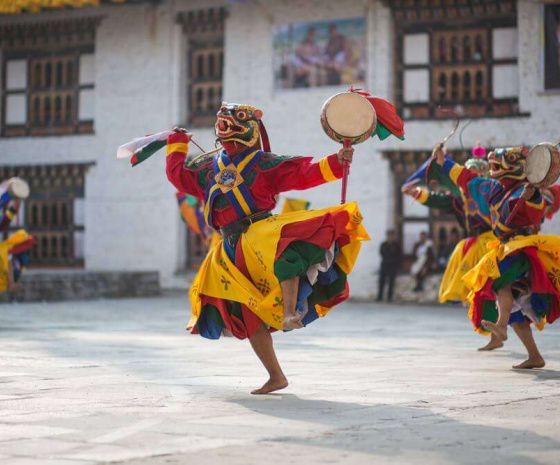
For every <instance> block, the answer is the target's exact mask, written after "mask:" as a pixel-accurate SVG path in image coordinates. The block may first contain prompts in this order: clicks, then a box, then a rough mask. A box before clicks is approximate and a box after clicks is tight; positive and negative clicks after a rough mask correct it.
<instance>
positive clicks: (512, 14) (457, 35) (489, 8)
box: [390, 0, 519, 119]
mask: <svg viewBox="0 0 560 465" xmlns="http://www.w3.org/2000/svg"><path fill="white" fill-rule="evenodd" d="M390 5H391V8H392V9H393V14H394V18H395V26H396V38H397V41H396V46H397V83H398V84H397V101H398V104H399V107H400V109H401V112H402V114H403V116H404V117H405V118H406V119H419V118H444V117H448V114H447V113H446V112H444V111H442V109H445V108H446V107H447V108H455V109H456V110H458V111H459V113H463V114H465V115H468V116H474V117H477V116H479V117H483V116H487V115H494V116H509V115H518V114H519V104H518V96H519V88H518V74H519V70H518V65H517V62H518V60H517V56H518V50H517V18H516V7H515V2H513V1H509V0H506V1H497V0H488V1H486V2H475V1H471V0H448V1H447V2H446V3H445V7H443V6H442V5H441V1H438V0H396V1H394V2H391V3H390Z"/></svg>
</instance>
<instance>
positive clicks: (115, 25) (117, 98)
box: [0, 4, 184, 284]
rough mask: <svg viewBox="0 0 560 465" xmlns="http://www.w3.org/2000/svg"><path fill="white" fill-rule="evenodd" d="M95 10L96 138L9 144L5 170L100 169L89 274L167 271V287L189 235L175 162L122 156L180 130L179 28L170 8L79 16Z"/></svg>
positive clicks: (90, 190) (93, 191)
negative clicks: (170, 178) (124, 149)
mask: <svg viewBox="0 0 560 465" xmlns="http://www.w3.org/2000/svg"><path fill="white" fill-rule="evenodd" d="M85 11H88V13H87V14H93V15H103V16H104V19H103V20H102V21H101V24H100V26H99V28H98V30H97V34H96V43H95V63H94V66H89V67H88V69H89V71H90V72H94V73H95V101H94V104H93V106H92V107H91V108H92V111H93V112H94V116H95V134H92V135H73V136H64V137H30V138H6V139H2V140H1V141H0V153H1V154H0V163H2V164H36V163H44V164H49V163H66V162H95V166H93V167H91V168H90V169H89V171H88V174H87V176H86V196H85V229H86V234H85V262H86V268H87V269H88V270H159V271H160V273H161V277H162V280H163V284H165V283H166V282H167V281H169V280H170V278H171V277H172V276H173V274H174V272H175V270H176V269H177V266H178V263H177V260H178V258H177V250H179V244H178V241H179V230H180V228H182V227H184V226H183V225H180V219H179V215H178V211H177V206H176V202H175V199H174V189H173V187H172V186H171V185H170V184H169V183H168V182H167V179H166V176H165V154H164V153H162V154H158V156H154V157H153V158H152V159H150V160H149V161H147V162H145V163H144V164H143V165H141V166H139V167H136V168H134V169H131V168H130V165H129V164H128V162H127V161H123V160H117V159H116V157H115V155H116V149H117V147H118V146H119V145H120V144H122V143H124V142H126V141H128V140H130V139H132V138H134V137H138V136H142V135H145V134H149V133H153V132H157V131H160V130H163V129H166V128H169V127H172V126H173V125H174V124H176V123H177V122H178V116H177V113H178V107H177V102H176V97H175V92H176V87H177V85H176V82H174V80H175V81H176V80H177V79H178V74H177V72H176V69H177V68H178V67H179V65H180V57H178V56H177V52H178V50H177V48H176V47H173V46H172V45H173V42H174V40H175V39H176V37H177V34H176V31H177V29H179V26H178V25H176V24H175V18H174V16H173V14H172V5H169V4H164V5H163V6H160V7H157V8H154V7H139V6H134V7H127V6H122V7H114V8H105V9H88V10H83V11H76V12H73V14H74V15H76V16H79V15H84V12H85ZM61 16H62V14H61V13H49V14H48V15H41V16H32V17H29V16H25V17H21V18H18V19H17V20H18V21H32V20H36V19H39V20H53V19H56V18H57V17H61ZM68 16H69V13H65V14H64V17H68ZM9 20H10V21H15V20H14V19H9ZM4 21H5V20H4Z"/></svg>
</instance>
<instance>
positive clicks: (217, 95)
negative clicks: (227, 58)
mask: <svg viewBox="0 0 560 465" xmlns="http://www.w3.org/2000/svg"><path fill="white" fill-rule="evenodd" d="M226 17H227V10H226V9H225V8H210V9H206V10H197V11H188V12H182V13H179V14H178V16H177V22H178V23H179V24H181V25H182V27H183V32H184V34H185V36H186V38H187V41H188V57H187V63H188V66H187V73H188V74H187V76H188V78H187V95H188V108H189V111H188V124H189V126H195V127H196V126H198V127H204V126H213V125H214V123H215V119H216V112H217V111H218V109H219V106H220V104H221V103H222V92H223V65H224V43H225V36H224V32H225V19H226Z"/></svg>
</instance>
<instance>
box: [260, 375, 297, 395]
mask: <svg viewBox="0 0 560 465" xmlns="http://www.w3.org/2000/svg"><path fill="white" fill-rule="evenodd" d="M287 387H288V380H287V379H286V377H285V376H282V377H278V378H270V379H269V380H268V381H267V382H266V383H264V385H263V387H262V388H260V389H255V390H254V391H251V394H255V395H261V394H269V393H271V392H274V391H279V390H280V389H285V388H287Z"/></svg>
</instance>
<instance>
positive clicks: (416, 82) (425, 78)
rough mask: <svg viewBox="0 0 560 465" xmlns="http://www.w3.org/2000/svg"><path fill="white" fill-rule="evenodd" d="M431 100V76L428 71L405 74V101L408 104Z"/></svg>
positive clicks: (416, 70) (411, 71)
mask: <svg viewBox="0 0 560 465" xmlns="http://www.w3.org/2000/svg"><path fill="white" fill-rule="evenodd" d="M429 100H430V75H429V73H428V70H427V69H414V70H412V69H411V70H407V71H405V72H404V101H405V102H406V103H413V102H427V101H429Z"/></svg>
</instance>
